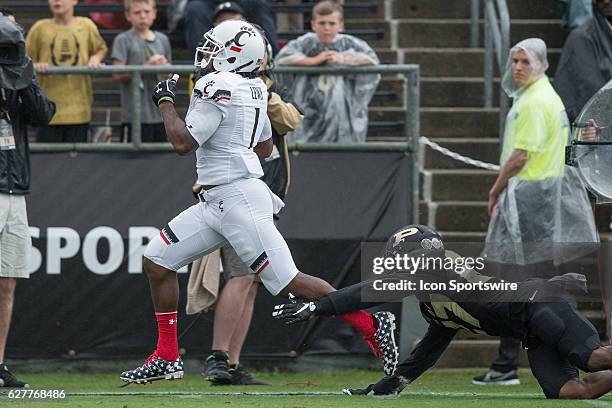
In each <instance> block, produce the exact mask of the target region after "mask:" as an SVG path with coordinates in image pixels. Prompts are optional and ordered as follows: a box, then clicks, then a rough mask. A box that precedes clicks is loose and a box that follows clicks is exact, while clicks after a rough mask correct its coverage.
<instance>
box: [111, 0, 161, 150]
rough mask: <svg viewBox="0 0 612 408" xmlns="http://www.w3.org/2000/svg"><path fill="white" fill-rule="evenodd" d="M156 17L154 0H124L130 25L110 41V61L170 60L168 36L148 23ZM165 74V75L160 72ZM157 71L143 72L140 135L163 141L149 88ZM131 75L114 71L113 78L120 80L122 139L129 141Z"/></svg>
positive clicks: (152, 62) (157, 62) (158, 62)
mask: <svg viewBox="0 0 612 408" xmlns="http://www.w3.org/2000/svg"><path fill="white" fill-rule="evenodd" d="M156 17H157V10H156V4H155V0H127V1H126V2H125V18H126V19H127V20H128V21H129V22H130V24H131V25H132V29H131V30H129V31H125V32H123V33H121V34H119V35H118V36H117V37H116V38H115V41H114V42H113V51H112V54H111V59H112V60H113V65H169V64H170V62H171V60H172V51H171V49H170V40H169V39H168V37H167V36H166V35H165V34H163V33H160V32H158V31H152V30H151V26H152V25H153V22H154V21H155V18H156ZM164 76H165V75H164ZM161 79H162V78H159V75H143V76H142V82H141V84H140V90H141V93H140V106H141V108H140V109H141V111H140V112H141V123H142V125H141V126H142V127H141V135H142V141H143V142H165V141H166V131H165V129H164V124H163V121H162V118H161V116H160V114H159V110H158V109H157V107H156V106H155V105H154V104H153V102H152V101H151V98H150V97H149V91H150V90H151V89H153V88H155V86H156V84H157V82H158V81H160V80H161ZM131 80H132V75H130V74H115V75H113V81H115V82H120V83H121V107H122V110H121V124H122V135H123V141H131V121H132V90H131Z"/></svg>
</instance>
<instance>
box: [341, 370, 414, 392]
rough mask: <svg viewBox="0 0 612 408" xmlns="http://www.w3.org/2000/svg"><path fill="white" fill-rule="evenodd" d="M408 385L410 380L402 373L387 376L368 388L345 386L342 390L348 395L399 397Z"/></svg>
mask: <svg viewBox="0 0 612 408" xmlns="http://www.w3.org/2000/svg"><path fill="white" fill-rule="evenodd" d="M407 385H408V380H407V379H406V378H404V377H402V376H401V375H398V376H395V375H394V376H385V377H383V378H382V379H381V380H380V381H378V382H377V383H376V384H370V385H368V387H367V388H355V389H353V388H345V389H343V390H342V392H343V393H345V394H346V395H368V396H371V397H397V396H399V393H400V392H402V390H403V389H404V388H406V386H407Z"/></svg>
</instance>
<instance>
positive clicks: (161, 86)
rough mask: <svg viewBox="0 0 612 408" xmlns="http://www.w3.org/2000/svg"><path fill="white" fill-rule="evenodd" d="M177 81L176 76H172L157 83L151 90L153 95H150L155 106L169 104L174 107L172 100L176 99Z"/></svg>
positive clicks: (177, 77)
mask: <svg viewBox="0 0 612 408" xmlns="http://www.w3.org/2000/svg"><path fill="white" fill-rule="evenodd" d="M178 79H179V76H178V74H174V75H172V78H170V79H166V80H165V81H161V82H158V83H157V86H156V87H155V89H154V90H153V94H151V99H153V103H154V104H155V106H159V104H160V103H162V102H170V103H171V104H173V105H174V99H175V98H176V82H177V81H178Z"/></svg>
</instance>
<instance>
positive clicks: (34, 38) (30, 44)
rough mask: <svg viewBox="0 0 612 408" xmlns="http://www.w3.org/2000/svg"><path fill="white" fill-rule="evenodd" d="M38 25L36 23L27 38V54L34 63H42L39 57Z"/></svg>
mask: <svg viewBox="0 0 612 408" xmlns="http://www.w3.org/2000/svg"><path fill="white" fill-rule="evenodd" d="M38 32H39V30H38V25H37V23H34V25H33V26H32V28H31V29H30V32H29V33H28V36H27V37H26V52H27V53H28V55H29V56H30V58H32V61H33V62H40V61H39V58H40V57H39V55H38Z"/></svg>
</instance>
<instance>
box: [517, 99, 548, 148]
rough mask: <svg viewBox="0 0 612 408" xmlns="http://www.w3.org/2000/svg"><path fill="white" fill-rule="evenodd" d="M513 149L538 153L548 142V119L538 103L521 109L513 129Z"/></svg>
mask: <svg viewBox="0 0 612 408" xmlns="http://www.w3.org/2000/svg"><path fill="white" fill-rule="evenodd" d="M512 133H513V138H512V148H513V149H521V150H526V151H528V152H529V153H536V152H538V151H540V150H541V149H542V145H543V144H544V142H545V141H546V133H547V132H546V119H545V117H544V112H543V111H542V109H540V107H539V106H537V104H536V103H530V104H527V105H524V106H522V107H521V109H520V111H519V113H518V117H517V118H516V120H515V123H514V127H513V129H512Z"/></svg>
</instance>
